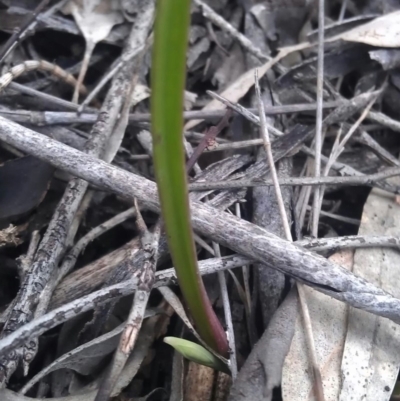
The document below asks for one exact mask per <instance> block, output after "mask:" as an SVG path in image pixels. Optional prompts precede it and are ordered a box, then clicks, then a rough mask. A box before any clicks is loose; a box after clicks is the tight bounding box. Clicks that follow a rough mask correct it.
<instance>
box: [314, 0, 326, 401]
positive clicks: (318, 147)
mask: <svg viewBox="0 0 400 401" xmlns="http://www.w3.org/2000/svg"><path fill="white" fill-rule="evenodd" d="M324 7H325V0H319V2H318V65H317V117H316V118H317V121H316V127H315V160H314V163H315V164H314V166H315V167H314V176H315V177H319V176H320V175H321V151H322V118H323V116H322V105H323V102H324V98H323V96H324V94H323V89H324V23H325V9H324ZM319 199H320V187H316V188H315V190H314V200H313V214H312V228H311V232H312V235H313V236H314V237H318V220H319ZM316 390H317V394H316V395H317V399H318V400H320V401H321V400H322V399H323V394H322V393H320V392H321V391H322V387H321V388H320V389H316Z"/></svg>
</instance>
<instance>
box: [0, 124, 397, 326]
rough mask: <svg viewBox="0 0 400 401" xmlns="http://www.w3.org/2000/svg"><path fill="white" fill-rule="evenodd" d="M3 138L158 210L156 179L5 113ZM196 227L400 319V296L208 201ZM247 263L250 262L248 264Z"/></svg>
mask: <svg viewBox="0 0 400 401" xmlns="http://www.w3.org/2000/svg"><path fill="white" fill-rule="evenodd" d="M0 139H1V140H3V141H4V142H6V143H8V144H9V145H13V146H15V147H17V148H18V149H20V150H22V151H24V152H27V153H29V154H33V155H35V156H37V157H39V158H40V159H42V160H45V161H47V162H49V163H51V164H53V165H55V166H56V167H58V168H60V169H62V170H65V171H67V172H68V173H70V174H73V175H76V176H78V177H80V178H82V179H85V180H87V181H89V182H90V183H92V184H94V185H96V186H98V187H100V188H103V189H105V190H108V191H111V192H114V193H116V194H118V195H119V196H121V197H123V198H125V199H129V200H131V199H133V198H134V197H137V198H138V199H139V200H140V201H141V202H144V203H146V205H147V207H148V208H149V209H151V210H153V211H154V212H159V210H160V209H159V202H158V196H157V189H156V185H155V183H154V182H151V181H149V180H147V179H145V178H142V177H139V176H137V175H135V174H131V173H128V172H126V171H124V170H121V169H118V168H115V167H113V166H111V165H110V164H108V163H105V162H103V161H101V160H98V159H96V158H94V157H91V156H89V155H86V154H84V153H82V152H80V151H77V150H75V149H72V148H70V147H68V146H65V145H63V144H61V143H59V142H57V141H54V140H52V139H50V138H47V137H45V136H44V135H41V134H38V133H35V132H34V131H32V130H30V129H28V128H24V127H22V126H20V125H18V124H15V123H12V122H10V121H7V120H6V119H4V118H1V117H0ZM191 212H192V224H193V228H194V229H195V230H196V231H197V232H199V233H201V234H202V235H204V236H207V237H209V238H211V239H212V240H213V241H216V242H219V243H220V244H222V245H224V246H226V247H228V248H230V249H232V250H234V251H236V252H238V253H240V254H243V255H245V256H247V257H249V258H251V259H253V260H257V261H259V262H261V263H263V264H265V265H266V266H269V267H271V268H274V269H278V270H280V271H281V272H283V273H285V274H288V275H290V276H291V277H293V278H295V279H296V280H299V281H301V282H303V283H305V284H307V285H309V286H312V287H313V288H315V289H316V290H318V291H320V292H322V293H325V294H327V295H330V296H331V297H333V298H336V299H338V300H340V301H344V302H347V303H349V304H350V305H352V306H354V307H356V308H360V309H363V310H366V311H369V312H371V313H375V314H377V315H379V316H384V317H387V318H389V319H391V320H393V321H394V322H396V323H400V300H399V299H396V298H394V297H393V296H391V295H390V294H388V293H386V292H385V291H383V290H381V289H380V288H378V287H376V286H374V285H372V284H371V283H369V282H368V281H366V280H364V279H362V278H360V277H358V276H356V275H354V274H352V273H351V272H349V271H347V270H346V269H344V268H342V267H341V266H339V265H336V264H334V263H332V262H331V261H329V260H326V259H324V258H323V257H321V256H319V255H317V254H315V253H313V252H310V251H308V250H304V249H303V248H301V247H299V246H297V245H295V244H291V243H289V242H288V241H285V240H282V239H281V238H279V237H277V236H275V235H273V234H271V233H269V232H268V231H266V230H264V229H262V228H260V227H257V226H255V225H254V224H251V223H249V222H248V221H244V220H241V219H238V218H237V217H235V216H232V215H230V214H228V213H225V212H220V211H218V210H217V209H216V208H214V207H210V206H208V205H205V204H203V203H200V202H197V201H193V202H191ZM243 264H246V262H243V263H242V265H243Z"/></svg>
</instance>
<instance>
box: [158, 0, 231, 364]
mask: <svg viewBox="0 0 400 401" xmlns="http://www.w3.org/2000/svg"><path fill="white" fill-rule="evenodd" d="M189 24H190V1H188V0H159V1H158V2H157V14H156V21H155V34H154V46H153V61H152V75H151V86H152V99H151V116H152V134H153V159H154V166H155V175H156V180H157V186H158V191H159V196H160V202H161V212H162V217H163V219H164V222H165V230H166V233H167V240H168V246H169V249H170V252H171V255H172V259H173V262H174V265H175V269H176V274H177V277H178V281H179V285H180V288H181V291H182V294H183V296H184V298H185V301H186V303H187V306H188V308H189V312H190V314H191V315H192V317H193V319H194V322H195V325H196V328H197V330H198V332H199V333H200V335H201V337H202V338H203V339H204V341H205V342H206V343H207V344H208V345H209V346H210V347H212V348H213V349H214V350H215V351H217V352H219V353H220V354H221V355H222V356H224V357H226V356H227V355H228V349H229V346H228V342H227V339H226V335H225V332H224V330H223V328H222V326H221V324H220V322H219V320H218V318H217V317H216V315H215V313H214V311H213V309H212V307H211V304H210V301H209V299H208V296H207V294H206V291H205V289H204V285H203V282H202V279H201V276H200V274H199V271H198V266H197V258H196V252H195V245H194V241H193V236H192V227H191V224H190V209H189V200H188V188H187V178H186V172H185V158H184V149H183V140H182V131H183V116H182V111H183V93H184V87H185V76H186V50H187V41H188V30H189Z"/></svg>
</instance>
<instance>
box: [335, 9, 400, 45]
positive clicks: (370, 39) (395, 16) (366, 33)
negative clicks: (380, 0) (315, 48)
mask: <svg viewBox="0 0 400 401" xmlns="http://www.w3.org/2000/svg"><path fill="white" fill-rule="evenodd" d="M335 38H336V39H343V40H347V41H350V42H360V43H366V44H367V45H372V46H379V47H399V46H400V11H395V12H393V13H390V14H386V15H383V16H382V17H378V18H376V19H374V20H372V21H371V22H368V23H366V24H363V25H360V26H358V27H356V28H354V29H351V30H350V31H347V32H344V33H342V34H341V35H338V37H335Z"/></svg>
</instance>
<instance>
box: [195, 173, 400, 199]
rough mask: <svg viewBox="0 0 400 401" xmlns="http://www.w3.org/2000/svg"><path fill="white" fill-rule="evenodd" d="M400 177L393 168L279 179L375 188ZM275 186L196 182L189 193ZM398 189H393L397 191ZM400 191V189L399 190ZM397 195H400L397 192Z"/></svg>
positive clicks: (259, 182)
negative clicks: (355, 174)
mask: <svg viewBox="0 0 400 401" xmlns="http://www.w3.org/2000/svg"><path fill="white" fill-rule="evenodd" d="M397 175H400V168H399V167H393V168H388V169H385V170H383V171H381V172H379V173H375V174H369V175H357V176H345V177H330V176H327V177H290V178H279V185H287V186H315V185H345V186H353V185H354V186H355V185H366V186H370V187H373V186H375V185H376V183H377V181H381V180H385V179H387V178H390V177H395V176H397ZM272 185H274V183H273V181H272V179H270V178H266V179H264V180H257V181H255V180H246V179H243V180H228V181H226V180H225V181H211V182H195V183H193V184H189V191H208V190H216V189H230V188H243V187H259V186H272ZM396 188H397V187H393V189H396ZM397 189H398V190H399V191H400V188H397ZM395 193H398V192H397V191H395Z"/></svg>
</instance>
